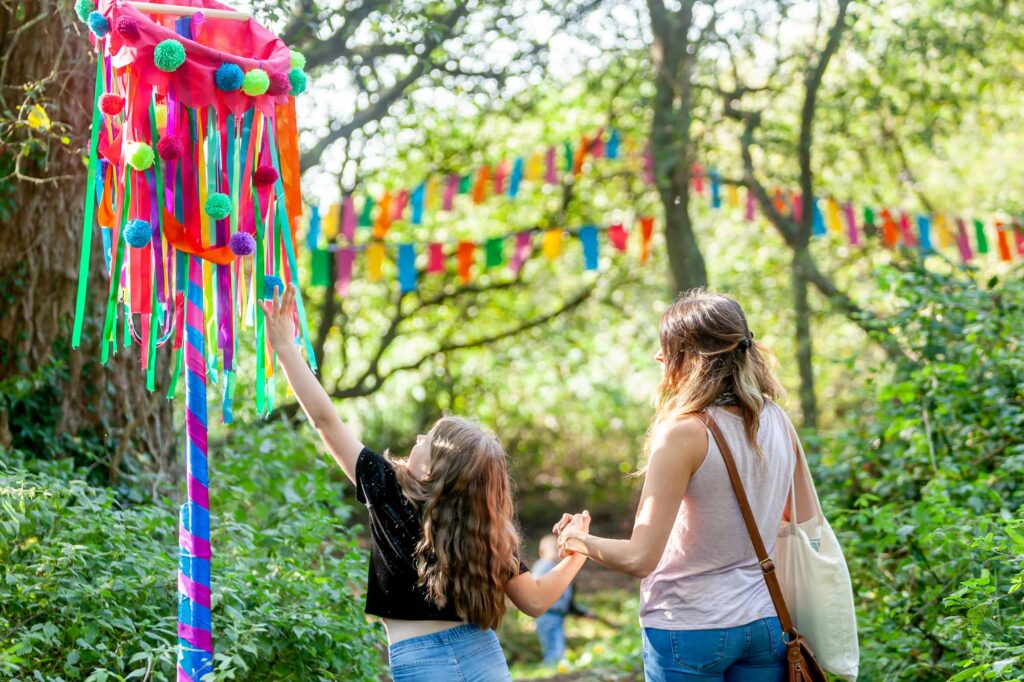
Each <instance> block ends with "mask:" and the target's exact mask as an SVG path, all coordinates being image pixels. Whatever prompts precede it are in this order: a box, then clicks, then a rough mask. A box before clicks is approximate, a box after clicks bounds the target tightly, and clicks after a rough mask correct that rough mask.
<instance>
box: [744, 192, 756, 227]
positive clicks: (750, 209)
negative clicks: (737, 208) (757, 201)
mask: <svg viewBox="0 0 1024 682" xmlns="http://www.w3.org/2000/svg"><path fill="white" fill-rule="evenodd" d="M755 208H756V206H755V205H754V193H753V192H752V191H751V190H750V188H749V187H748V188H747V211H746V214H745V215H744V216H743V217H744V218H746V219H747V221H748V222H749V221H751V220H753V219H754V210H755Z"/></svg>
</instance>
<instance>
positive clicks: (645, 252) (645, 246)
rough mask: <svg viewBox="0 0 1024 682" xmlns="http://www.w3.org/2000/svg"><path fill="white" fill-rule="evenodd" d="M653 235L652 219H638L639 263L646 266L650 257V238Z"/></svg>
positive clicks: (645, 217)
mask: <svg viewBox="0 0 1024 682" xmlns="http://www.w3.org/2000/svg"><path fill="white" fill-rule="evenodd" d="M653 235H654V218H652V217H651V216H644V217H642V218H640V262H641V263H644V264H646V263H647V261H648V259H650V257H651V237H652V236H653Z"/></svg>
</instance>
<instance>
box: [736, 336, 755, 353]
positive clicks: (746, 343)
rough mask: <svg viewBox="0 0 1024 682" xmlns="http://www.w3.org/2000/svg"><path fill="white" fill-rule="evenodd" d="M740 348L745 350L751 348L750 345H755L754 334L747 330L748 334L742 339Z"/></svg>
mask: <svg viewBox="0 0 1024 682" xmlns="http://www.w3.org/2000/svg"><path fill="white" fill-rule="evenodd" d="M739 345H740V348H742V349H743V350H745V351H746V350H750V347H751V346H753V345H754V335H753V334H751V333H750V332H747V335H746V336H745V337H744V338H743V340H742V341H740V344H739Z"/></svg>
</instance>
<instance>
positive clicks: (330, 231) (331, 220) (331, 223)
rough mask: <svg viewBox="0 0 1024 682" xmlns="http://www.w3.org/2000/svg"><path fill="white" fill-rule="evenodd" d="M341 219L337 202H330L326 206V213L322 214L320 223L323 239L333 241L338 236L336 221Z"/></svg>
mask: <svg viewBox="0 0 1024 682" xmlns="http://www.w3.org/2000/svg"><path fill="white" fill-rule="evenodd" d="M340 220H341V206H339V205H338V204H332V205H331V206H328V207H327V215H325V216H324V218H323V221H322V222H321V223H320V229H321V230H322V231H323V234H324V239H326V240H327V241H333V240H334V238H335V237H337V236H338V223H339V222H340Z"/></svg>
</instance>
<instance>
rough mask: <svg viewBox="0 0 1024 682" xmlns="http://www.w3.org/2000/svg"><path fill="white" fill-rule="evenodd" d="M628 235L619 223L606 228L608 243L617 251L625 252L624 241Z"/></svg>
mask: <svg viewBox="0 0 1024 682" xmlns="http://www.w3.org/2000/svg"><path fill="white" fill-rule="evenodd" d="M628 237H629V234H628V233H627V232H626V228H624V227H623V226H622V224H621V223H616V224H615V225H612V226H611V227H609V228H608V241H610V242H611V243H612V246H613V247H615V249H616V250H617V251H625V250H626V240H627V238H628Z"/></svg>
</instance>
